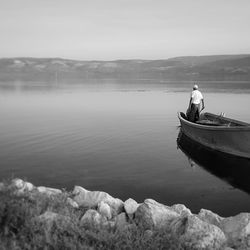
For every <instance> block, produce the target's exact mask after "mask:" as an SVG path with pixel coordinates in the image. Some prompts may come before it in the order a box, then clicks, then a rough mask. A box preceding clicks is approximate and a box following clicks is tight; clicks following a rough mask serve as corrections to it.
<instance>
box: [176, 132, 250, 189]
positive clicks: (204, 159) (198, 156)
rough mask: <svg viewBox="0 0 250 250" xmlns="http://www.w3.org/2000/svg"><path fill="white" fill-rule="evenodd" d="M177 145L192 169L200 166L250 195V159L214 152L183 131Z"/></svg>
mask: <svg viewBox="0 0 250 250" xmlns="http://www.w3.org/2000/svg"><path fill="white" fill-rule="evenodd" d="M177 145H178V148H179V149H181V151H182V152H183V153H184V154H185V155H186V156H187V157H188V160H189V163H190V165H191V167H194V166H195V165H199V166H200V167H202V168H204V169H206V170H207V171H209V172H210V173H212V174H213V175H215V176H217V177H219V178H220V179H222V180H223V181H226V182H227V183H229V184H230V185H232V186H233V187H235V188H239V189H241V190H242V191H245V192H247V193H248V194H250V180H249V176H250V159H247V158H242V157H236V156H232V155H229V154H226V153H222V152H219V151H216V150H212V149H210V148H208V147H205V146H203V145H201V144H200V143H198V142H195V141H194V140H192V139H190V138H189V137H187V136H186V135H185V134H184V133H183V132H182V131H181V130H180V132H179V135H178V138H177Z"/></svg>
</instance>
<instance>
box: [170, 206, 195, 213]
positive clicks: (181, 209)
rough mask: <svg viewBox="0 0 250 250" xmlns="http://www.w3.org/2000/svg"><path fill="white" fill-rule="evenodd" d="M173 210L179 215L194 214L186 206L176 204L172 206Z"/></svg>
mask: <svg viewBox="0 0 250 250" xmlns="http://www.w3.org/2000/svg"><path fill="white" fill-rule="evenodd" d="M171 209H173V210H174V211H175V212H176V213H178V214H179V215H191V214H192V213H191V211H190V209H189V208H187V207H186V206H184V205H183V204H175V205H173V206H171Z"/></svg>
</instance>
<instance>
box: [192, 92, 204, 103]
mask: <svg viewBox="0 0 250 250" xmlns="http://www.w3.org/2000/svg"><path fill="white" fill-rule="evenodd" d="M191 98H192V99H193V100H192V103H193V104H200V102H201V100H202V99H203V96H202V94H201V92H200V91H199V90H197V89H196V90H193V91H192V93H191Z"/></svg>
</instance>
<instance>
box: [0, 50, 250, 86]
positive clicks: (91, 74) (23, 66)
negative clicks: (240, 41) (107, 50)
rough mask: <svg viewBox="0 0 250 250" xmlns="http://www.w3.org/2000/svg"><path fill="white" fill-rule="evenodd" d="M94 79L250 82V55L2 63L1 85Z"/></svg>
mask: <svg viewBox="0 0 250 250" xmlns="http://www.w3.org/2000/svg"><path fill="white" fill-rule="evenodd" d="M55 74H59V75H60V79H61V81H63V80H65V81H71V80H84V79H92V78H97V79H99V78H115V79H116V78H117V79H120V78H121V79H125V78H129V79H143V78H147V79H166V80H219V81H220V80H222V81H224V80H225V81H226V80H230V81H232V80H235V81H250V54H239V55H207V56H206V55H205V56H183V57H173V58H168V59H158V60H143V59H131V60H122V59H119V60H107V61H99V60H72V59H64V58H58V57H56V58H34V57H13V58H1V59H0V81H13V80H20V81H36V80H39V81H53V79H54V78H55Z"/></svg>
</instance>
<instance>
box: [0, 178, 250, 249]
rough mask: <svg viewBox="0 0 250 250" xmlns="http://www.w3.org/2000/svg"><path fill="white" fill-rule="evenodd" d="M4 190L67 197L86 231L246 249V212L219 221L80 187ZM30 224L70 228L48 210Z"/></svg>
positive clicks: (1, 188)
mask: <svg viewBox="0 0 250 250" xmlns="http://www.w3.org/2000/svg"><path fill="white" fill-rule="evenodd" d="M9 190H12V192H14V194H15V196H17V197H22V196H23V195H26V196H28V197H30V199H32V197H36V196H37V195H39V194H43V195H44V196H47V197H54V196H58V195H59V196H60V195H62V194H64V195H66V199H65V202H66V204H65V205H67V206H70V207H71V208H72V210H76V211H77V210H80V209H82V208H84V213H83V214H81V216H79V220H78V222H77V223H79V225H81V226H83V227H85V228H90V229H91V228H92V229H105V228H109V229H110V228H111V229H115V230H120V231H126V230H130V228H131V227H136V228H138V230H140V231H142V232H143V234H144V235H145V236H146V237H147V238H150V237H152V236H153V235H154V232H156V231H161V230H162V231H163V232H164V231H168V232H170V233H171V235H173V237H175V238H176V239H177V241H178V244H179V246H181V247H182V249H224V250H226V249H227V250H229V249H250V213H240V214H238V215H236V216H233V217H227V218H223V217H220V216H219V215H217V214H215V213H213V212H212V211H209V210H206V209H201V210H200V212H199V213H198V214H192V212H191V211H190V209H188V208H187V207H185V205H182V204H175V205H173V206H167V205H164V204H160V203H158V202H157V201H155V200H153V199H146V200H145V201H144V202H143V203H137V202H136V201H135V200H133V199H131V198H130V199H128V200H126V201H122V200H120V199H118V198H114V197H112V196H111V195H109V194H108V193H105V192H101V191H89V190H86V189H85V188H83V187H80V186H75V187H74V189H73V191H71V192H66V191H62V190H59V189H54V188H49V187H42V186H40V187H35V186H34V185H33V184H32V183H30V182H26V181H23V180H21V179H13V180H12V181H10V182H8V183H0V193H6V192H8V191H9ZM33 219H34V220H36V221H39V222H40V223H42V224H43V225H44V227H45V228H47V229H48V230H49V229H50V228H51V227H52V225H53V224H54V223H57V222H58V221H60V223H63V224H65V225H70V223H71V220H72V218H70V217H69V216H66V215H64V214H60V213H59V212H58V213H57V212H55V211H49V210H45V211H43V212H42V213H41V214H39V215H37V216H36V217H35V218H33ZM173 249H175V248H173Z"/></svg>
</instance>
